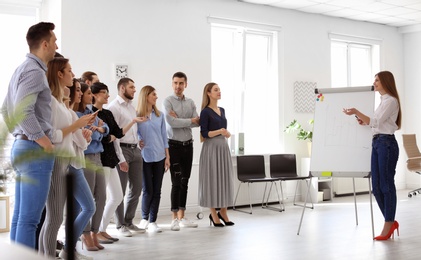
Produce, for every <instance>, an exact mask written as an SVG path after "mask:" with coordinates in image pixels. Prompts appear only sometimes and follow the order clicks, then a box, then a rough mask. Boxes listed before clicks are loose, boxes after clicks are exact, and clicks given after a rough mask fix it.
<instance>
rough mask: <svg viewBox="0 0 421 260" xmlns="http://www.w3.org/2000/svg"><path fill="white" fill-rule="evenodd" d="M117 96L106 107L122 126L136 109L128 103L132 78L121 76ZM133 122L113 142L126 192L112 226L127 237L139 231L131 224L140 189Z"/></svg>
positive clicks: (139, 231) (139, 158)
mask: <svg viewBox="0 0 421 260" xmlns="http://www.w3.org/2000/svg"><path fill="white" fill-rule="evenodd" d="M117 88H118V96H117V97H116V98H115V99H114V100H113V101H112V102H111V103H110V104H109V106H108V109H109V110H111V112H112V113H113V116H114V119H115V121H116V122H117V124H118V125H119V126H120V127H121V128H123V127H124V126H126V125H127V124H129V123H130V122H131V121H132V120H133V118H135V117H136V109H135V108H134V106H133V104H132V100H133V98H134V93H135V92H136V87H135V85H134V81H133V80H132V79H129V78H122V79H120V81H119V82H118V84H117ZM138 143H139V138H138V135H137V125H134V126H133V127H132V128H130V130H129V131H127V133H126V134H125V135H124V136H123V137H122V138H121V139H116V140H115V141H114V147H115V150H116V153H117V156H118V158H119V159H120V163H119V165H118V167H117V171H118V175H119V177H120V182H121V187H122V190H123V195H125V192H126V187H127V182H129V183H130V184H129V192H128V194H127V196H126V208H124V200H123V201H122V202H121V204H120V205H119V206H118V207H117V210H116V227H117V229H118V231H119V234H120V235H121V236H125V237H130V236H132V233H131V232H130V231H133V232H138V233H143V232H145V229H140V228H138V227H137V226H136V225H134V224H133V219H134V217H135V213H136V208H137V205H138V204H139V197H140V194H141V192H142V164H143V161H142V156H141V154H140V148H139V146H138Z"/></svg>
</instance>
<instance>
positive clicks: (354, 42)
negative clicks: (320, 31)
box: [331, 35, 380, 87]
mask: <svg viewBox="0 0 421 260" xmlns="http://www.w3.org/2000/svg"><path fill="white" fill-rule="evenodd" d="M331 39H332V41H331V73H332V74H331V75H332V87H355V86H371V84H372V83H373V80H374V74H375V73H377V72H378V70H379V63H380V60H379V43H377V42H373V40H372V39H367V40H366V42H364V39H363V40H361V38H356V39H352V37H332V35H331Z"/></svg>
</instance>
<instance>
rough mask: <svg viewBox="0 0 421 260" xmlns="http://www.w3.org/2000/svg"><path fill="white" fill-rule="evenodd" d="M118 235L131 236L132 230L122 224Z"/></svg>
mask: <svg viewBox="0 0 421 260" xmlns="http://www.w3.org/2000/svg"><path fill="white" fill-rule="evenodd" d="M118 235H119V236H122V237H131V236H132V232H130V230H129V229H128V228H127V227H126V226H121V227H120V228H119V229H118Z"/></svg>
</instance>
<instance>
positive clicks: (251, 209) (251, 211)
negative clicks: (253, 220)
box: [232, 182, 253, 214]
mask: <svg viewBox="0 0 421 260" xmlns="http://www.w3.org/2000/svg"><path fill="white" fill-rule="evenodd" d="M241 184H243V182H241V183H240V185H239V186H238V189H237V194H236V195H235V200H234V206H233V207H232V209H233V210H236V211H240V212H244V213H248V214H253V208H252V205H251V197H250V183H247V187H248V195H249V203H250V212H249V211H245V210H241V209H237V208H235V204H236V202H237V198H238V193H239V192H240V187H241Z"/></svg>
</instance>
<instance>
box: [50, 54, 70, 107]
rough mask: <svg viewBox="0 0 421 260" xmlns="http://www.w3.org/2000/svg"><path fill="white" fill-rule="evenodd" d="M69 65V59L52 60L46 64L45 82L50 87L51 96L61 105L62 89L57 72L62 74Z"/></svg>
mask: <svg viewBox="0 0 421 260" xmlns="http://www.w3.org/2000/svg"><path fill="white" fill-rule="evenodd" d="M68 63H69V59H66V58H61V57H58V58H54V59H52V60H50V61H49V62H48V65H47V66H48V70H47V80H48V85H50V89H51V95H52V96H53V97H55V98H56V99H57V101H58V102H60V103H63V97H64V93H63V88H62V87H61V86H60V81H59V78H58V72H59V71H61V72H62V73H64V72H63V71H64V69H65V68H66V66H67V64H68Z"/></svg>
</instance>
